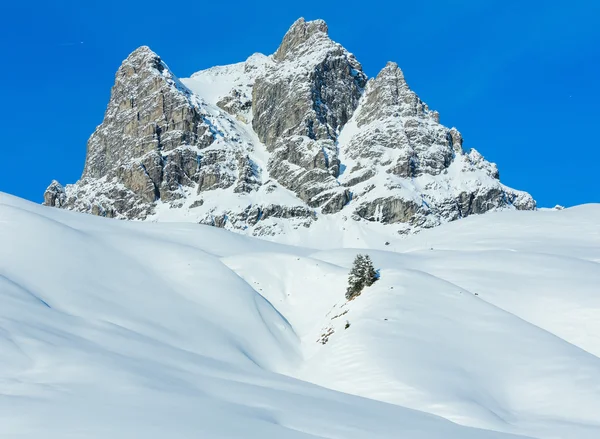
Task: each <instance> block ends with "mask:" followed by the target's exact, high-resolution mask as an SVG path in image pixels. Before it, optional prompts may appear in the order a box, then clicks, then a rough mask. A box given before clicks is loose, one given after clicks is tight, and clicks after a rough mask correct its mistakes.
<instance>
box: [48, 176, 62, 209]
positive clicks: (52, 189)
mask: <svg viewBox="0 0 600 439" xmlns="http://www.w3.org/2000/svg"><path fill="white" fill-rule="evenodd" d="M66 200H67V194H66V192H65V188H64V187H63V185H62V184H60V183H59V182H58V181H56V180H52V183H50V186H48V188H47V189H46V192H44V203H43V204H44V205H45V206H52V207H62V206H63V205H64V204H65V202H66Z"/></svg>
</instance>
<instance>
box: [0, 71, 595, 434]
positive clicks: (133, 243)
mask: <svg viewBox="0 0 600 439" xmlns="http://www.w3.org/2000/svg"><path fill="white" fill-rule="evenodd" d="M216 76H217V75H215V77H216ZM197 80H198V81H201V79H197ZM174 84H176V83H175V82H174ZM190 99H193V98H190ZM179 114H181V113H179ZM190 126H191V125H190ZM190 132H192V130H190ZM104 135H107V136H110V135H111V134H110V133H105V134H104ZM201 138H202V136H201V135H200V134H197V137H196V139H197V141H200V140H199V139H201ZM167 139H169V137H165V140H164V141H165V142H168V140H167ZM137 146H138V147H140V148H142V147H143V145H142V144H138V145H137ZM240 148H243V144H242V145H240ZM182 153H183V151H182ZM92 156H93V155H92ZM89 165H90V166H88V167H87V168H86V175H94V173H95V172H99V171H98V169H102V166H104V165H103V162H102V161H101V160H100V161H97V162H94V161H90V162H89ZM83 189H84V186H81V187H79V186H77V187H73V188H72V190H83ZM163 190H164V191H165V193H168V187H167V186H165V187H164V189H163ZM258 190H260V189H258ZM258 190H257V191H258ZM161 193H162V191H161ZM175 199H176V198H174V200H175ZM165 204H166V202H165ZM319 221H320V220H319ZM599 223H600V205H587V206H579V207H576V208H571V209H565V210H549V211H545V210H540V211H516V210H513V211H503V212H495V213H489V214H486V215H473V216H470V217H469V218H465V219H464V220H461V221H455V222H452V223H449V224H444V225H441V226H440V227H436V228H434V229H430V230H424V231H423V232H422V233H420V234H417V235H412V236H408V237H405V238H404V239H401V237H395V238H394V237H393V234H392V235H390V233H389V229H388V228H387V226H384V225H381V227H380V228H379V229H378V228H369V229H368V233H367V234H366V235H365V237H364V238H363V237H361V235H360V233H359V231H360V230H361V229H360V227H362V226H361V223H360V222H354V223H353V224H354V225H355V226H356V228H354V229H352V230H350V229H349V230H346V231H342V230H341V229H338V230H337V234H336V233H334V230H333V229H331V230H328V229H326V228H321V229H319V228H315V229H312V233H313V234H316V235H318V236H315V237H314V241H313V243H311V244H310V245H309V244H308V243H304V246H288V245H282V244H278V243H273V242H267V241H265V240H262V239H261V240H259V239H255V238H252V237H248V236H241V235H239V234H236V233H231V232H229V231H226V230H221V229H218V228H215V227H209V226H203V225H197V224H190V223H187V224H186V223H164V222H160V223H154V222H138V221H113V220H109V219H106V218H99V217H94V216H91V215H82V214H80V213H76V212H68V211H65V210H61V209H53V208H49V207H45V206H39V205H36V204H34V203H30V202H27V201H24V200H21V199H18V198H15V197H12V196H9V195H6V194H2V193H0V436H1V437H3V438H23V439H29V438H31V439H33V438H40V437H44V438H48V439H55V438H56V439H59V438H60V439H63V438H67V437H68V438H78V439H79V438H103V439H104V438H107V437H110V438H115V439H121V438H122V439H130V438H145V439H151V438H161V439H162V438H165V437H177V438H181V439H184V438H198V437H207V438H208V437H210V438H215V439H221V438H249V439H252V438H260V439H271V438H272V439H309V438H328V439H377V438H380V439H391V438H406V439H441V438H445V439H446V438H447V439H459V438H460V439H509V438H515V439H516V438H517V437H520V438H523V437H528V438H544V439H546V438H547V439H550V438H561V439H595V438H598V437H600V422H599V418H598V413H600V294H599V292H600V290H599V289H598V286H599V285H600V234H599V233H598V232H599V229H598V224H599ZM315 225H316V224H315ZM304 233H305V230H304V229H303V228H300V229H298V230H292V229H290V230H287V233H286V234H285V235H281V236H280V238H283V237H288V238H287V239H289V240H298V241H302V239H304V237H305V236H306V235H303V234H304ZM347 233H354V234H355V235H352V236H353V237H357V238H361V239H359V240H357V241H356V242H357V243H359V244H360V245H361V246H365V247H371V248H367V249H363V250H357V249H353V248H350V247H351V242H350V245H348V242H345V243H344V242H341V244H343V245H344V246H345V247H346V248H331V247H335V246H336V245H337V244H339V243H340V242H339V241H338V239H339V238H336V237H335V236H340V235H346V234H347ZM295 235H296V237H295V238H293V236H295ZM390 236H392V237H390ZM386 239H388V240H389V245H387V246H386V245H384V244H383V241H384V240H386ZM369 240H371V241H369ZM377 245H379V246H381V247H382V248H385V249H386V250H387V251H382V250H374V249H373V248H372V247H373V246H377ZM358 252H364V253H368V254H369V255H370V256H371V258H372V259H373V261H374V263H375V266H376V267H377V268H378V269H379V270H380V279H379V280H378V281H377V282H376V283H375V284H374V285H372V286H371V287H368V288H366V289H365V290H364V291H363V293H362V295H360V296H359V297H358V298H356V299H354V300H352V301H350V302H348V301H346V300H345V298H344V293H345V287H346V279H347V273H348V271H349V267H350V265H351V263H352V260H353V258H354V257H355V256H356V254H357V253H358Z"/></svg>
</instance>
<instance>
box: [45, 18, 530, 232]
mask: <svg viewBox="0 0 600 439" xmlns="http://www.w3.org/2000/svg"><path fill="white" fill-rule="evenodd" d="M44 204H46V205H49V206H55V207H61V208H64V209H69V210H75V211H79V212H87V213H92V214H95V215H101V216H106V217H116V218H124V219H139V220H143V219H148V220H166V221H171V220H177V221H190V222H199V223H203V224H210V225H215V226H218V227H224V228H227V229H231V230H236V231H238V232H243V233H247V234H252V235H255V236H265V237H269V236H274V235H278V234H281V233H283V232H286V231H287V230H289V229H297V228H302V227H306V228H308V227H311V228H312V227H314V226H315V224H316V223H319V222H328V221H329V222H330V221H332V219H333V220H335V221H336V223H337V224H338V227H339V225H340V224H349V223H351V222H359V223H363V224H366V227H371V225H372V224H385V225H391V226H390V227H389V229H390V230H393V231H398V232H400V233H407V232H411V231H418V230H421V229H423V228H430V227H433V226H437V225H439V224H442V223H445V222H449V221H453V220H456V219H459V218H464V217H467V216H469V215H472V214H479V213H484V212H488V211H491V210H500V209H518V210H531V209H535V201H534V200H533V198H532V197H531V196H530V195H529V194H527V193H525V192H520V191H516V190H513V189H510V188H508V187H506V186H504V185H503V184H502V183H500V181H499V173H498V170H497V168H496V166H495V165H494V164H492V163H489V162H487V161H486V160H485V159H484V158H483V157H482V155H481V154H479V153H478V152H477V151H475V150H473V149H471V150H470V151H469V152H465V151H464V150H463V139H462V136H461V134H460V133H459V132H458V130H456V129H455V128H447V127H445V126H443V125H441V124H440V118H439V114H438V113H437V112H435V111H432V110H430V109H429V108H428V106H427V105H426V104H425V103H423V102H422V101H421V100H420V99H419V97H418V96H417V95H416V94H415V93H414V92H413V91H412V90H411V89H410V88H409V86H408V84H407V82H406V80H405V78H404V75H403V73H402V71H401V70H400V68H399V67H398V65H397V64H395V63H388V64H387V65H386V66H385V68H384V69H383V70H382V71H381V72H380V73H379V74H378V75H377V77H375V78H371V79H369V78H367V76H366V75H365V73H364V72H363V70H362V66H361V64H360V63H359V62H358V61H357V60H356V58H355V57H354V56H353V55H352V54H351V53H350V52H348V51H347V50H346V49H345V48H344V47H342V46H341V45H340V44H338V43H336V42H334V41H332V40H331V39H330V38H329V36H328V29H327V25H326V23H325V22H324V21H322V20H316V21H309V22H307V21H305V20H304V19H299V20H298V21H296V22H295V23H294V24H293V25H292V27H291V28H290V29H289V31H288V32H287V33H286V35H285V36H284V38H283V41H282V42H281V45H280V46H279V48H278V49H277V51H276V52H275V53H274V54H272V55H270V56H265V55H261V54H254V55H252V56H251V57H250V58H248V60H246V61H245V62H242V63H238V64H233V65H228V66H219V67H213V68H211V69H208V70H204V71H200V72H198V73H195V74H194V75H192V77H191V78H187V79H179V78H177V76H175V74H174V73H173V72H171V70H170V69H169V68H168V66H167V65H166V64H165V63H164V61H163V60H162V59H161V58H160V57H159V56H158V55H157V54H155V53H154V52H152V51H151V50H150V49H149V48H148V47H140V48H139V49H137V50H135V51H134V52H133V53H132V54H131V55H130V56H129V57H128V58H127V59H126V60H125V61H124V62H123V64H122V65H121V67H120V68H119V69H118V71H117V74H116V79H115V85H114V86H113V88H112V92H111V98H110V101H109V104H108V108H107V110H106V113H105V116H104V120H103V121H102V124H101V125H100V126H98V128H97V129H96V131H95V132H94V133H93V134H92V136H91V137H90V139H89V141H88V145H87V156H86V161H85V167H84V171H83V174H82V176H81V179H80V180H79V181H78V182H77V183H75V184H73V185H67V186H65V187H63V186H62V185H61V184H60V183H58V182H56V181H54V182H52V184H51V185H50V186H49V187H48V189H47V190H46V193H45V194H44ZM369 224H371V225H369ZM342 227H343V226H342Z"/></svg>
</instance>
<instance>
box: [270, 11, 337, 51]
mask: <svg viewBox="0 0 600 439" xmlns="http://www.w3.org/2000/svg"><path fill="white" fill-rule="evenodd" d="M328 33H329V29H328V28H327V23H325V21H323V20H314V21H305V20H304V18H299V19H298V20H296V22H294V24H293V25H292V26H291V27H290V29H289V30H288V31H287V33H286V34H285V36H284V37H283V41H282V42H281V45H280V46H279V48H278V49H277V51H276V52H275V54H274V55H273V58H274V59H275V60H276V61H283V60H285V59H289V58H292V57H294V56H297V55H298V53H299V52H301V49H304V51H306V49H308V48H309V47H310V45H311V44H315V43H317V42H318V41H319V40H329V37H328ZM306 46H308V47H306Z"/></svg>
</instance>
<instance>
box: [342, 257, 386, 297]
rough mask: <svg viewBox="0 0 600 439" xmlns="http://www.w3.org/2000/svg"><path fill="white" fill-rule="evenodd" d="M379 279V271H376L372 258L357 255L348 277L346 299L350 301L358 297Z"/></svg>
mask: <svg viewBox="0 0 600 439" xmlns="http://www.w3.org/2000/svg"><path fill="white" fill-rule="evenodd" d="M377 279H378V276H377V271H375V267H374V266H373V262H372V261H371V258H370V257H369V256H368V255H361V254H358V255H356V258H355V259H354V263H353V264H352V269H351V270H350V274H349V275H348V288H347V289H346V299H348V300H350V299H353V298H354V297H356V296H358V295H359V294H360V293H361V292H362V290H363V288H364V287H366V286H367V287H369V286H371V285H373V283H375V281H376V280H377Z"/></svg>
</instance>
